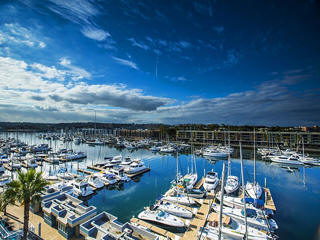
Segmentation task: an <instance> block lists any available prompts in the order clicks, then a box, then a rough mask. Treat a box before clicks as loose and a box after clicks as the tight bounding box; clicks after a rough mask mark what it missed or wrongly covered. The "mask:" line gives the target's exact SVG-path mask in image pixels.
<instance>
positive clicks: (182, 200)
mask: <svg viewBox="0 0 320 240" xmlns="http://www.w3.org/2000/svg"><path fill="white" fill-rule="evenodd" d="M162 200H164V201H168V202H173V203H178V204H182V205H186V206H191V205H194V204H195V203H196V202H195V201H194V200H193V199H191V198H189V197H188V196H183V195H176V196H165V197H163V198H162Z"/></svg>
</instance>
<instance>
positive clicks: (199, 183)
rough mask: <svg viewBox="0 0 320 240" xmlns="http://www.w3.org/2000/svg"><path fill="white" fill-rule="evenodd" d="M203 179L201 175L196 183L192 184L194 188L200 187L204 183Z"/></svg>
mask: <svg viewBox="0 0 320 240" xmlns="http://www.w3.org/2000/svg"><path fill="white" fill-rule="evenodd" d="M204 180H205V178H204V177H202V178H201V179H200V180H199V181H198V182H197V183H196V185H195V186H194V188H195V189H200V188H201V187H202V185H203V183H204Z"/></svg>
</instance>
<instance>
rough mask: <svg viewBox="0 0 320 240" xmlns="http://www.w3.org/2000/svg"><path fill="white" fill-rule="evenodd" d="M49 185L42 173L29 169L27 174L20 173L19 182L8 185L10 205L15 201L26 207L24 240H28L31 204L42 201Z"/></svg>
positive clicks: (5, 193)
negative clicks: (42, 195)
mask: <svg viewBox="0 0 320 240" xmlns="http://www.w3.org/2000/svg"><path fill="white" fill-rule="evenodd" d="M48 184H49V182H48V181H46V180H45V179H43V178H42V172H40V173H37V172H36V170H35V169H29V170H28V171H27V172H26V173H23V172H21V171H18V178H17V180H13V181H12V182H10V183H8V184H7V189H6V190H5V192H4V196H6V197H7V198H8V200H10V203H11V202H12V200H15V201H17V202H19V203H20V204H21V205H24V221H23V238H22V239H23V240H26V239H27V234H28V228H29V209H30V204H31V203H35V202H36V201H40V196H41V193H42V192H43V191H44V190H45V186H47V185H48ZM10 203H9V204H10Z"/></svg>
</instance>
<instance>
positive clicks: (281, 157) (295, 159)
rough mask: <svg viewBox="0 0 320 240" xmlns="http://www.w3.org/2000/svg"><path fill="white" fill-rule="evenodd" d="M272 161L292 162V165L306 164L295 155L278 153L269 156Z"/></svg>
mask: <svg viewBox="0 0 320 240" xmlns="http://www.w3.org/2000/svg"><path fill="white" fill-rule="evenodd" d="M269 158H270V160H271V161H272V162H276V163H285V164H292V165H304V163H303V162H301V161H299V159H298V157H297V156H295V155H291V156H286V155H276V156H269Z"/></svg>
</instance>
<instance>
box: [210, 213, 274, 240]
mask: <svg viewBox="0 0 320 240" xmlns="http://www.w3.org/2000/svg"><path fill="white" fill-rule="evenodd" d="M208 230H209V231H210V232H212V233H218V232H219V226H218V223H217V222H210V223H209V224H208ZM245 232H246V229H245V225H244V224H243V223H240V222H239V221H237V220H235V219H233V218H230V221H229V222H228V224H225V225H223V226H222V227H221V233H222V235H223V236H224V237H225V239H239V240H240V239H241V240H242V239H245ZM247 233H248V239H250V240H264V239H270V238H271V237H270V236H269V235H268V234H267V233H266V232H265V231H260V230H258V229H256V228H254V227H250V226H248V227H247Z"/></svg>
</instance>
